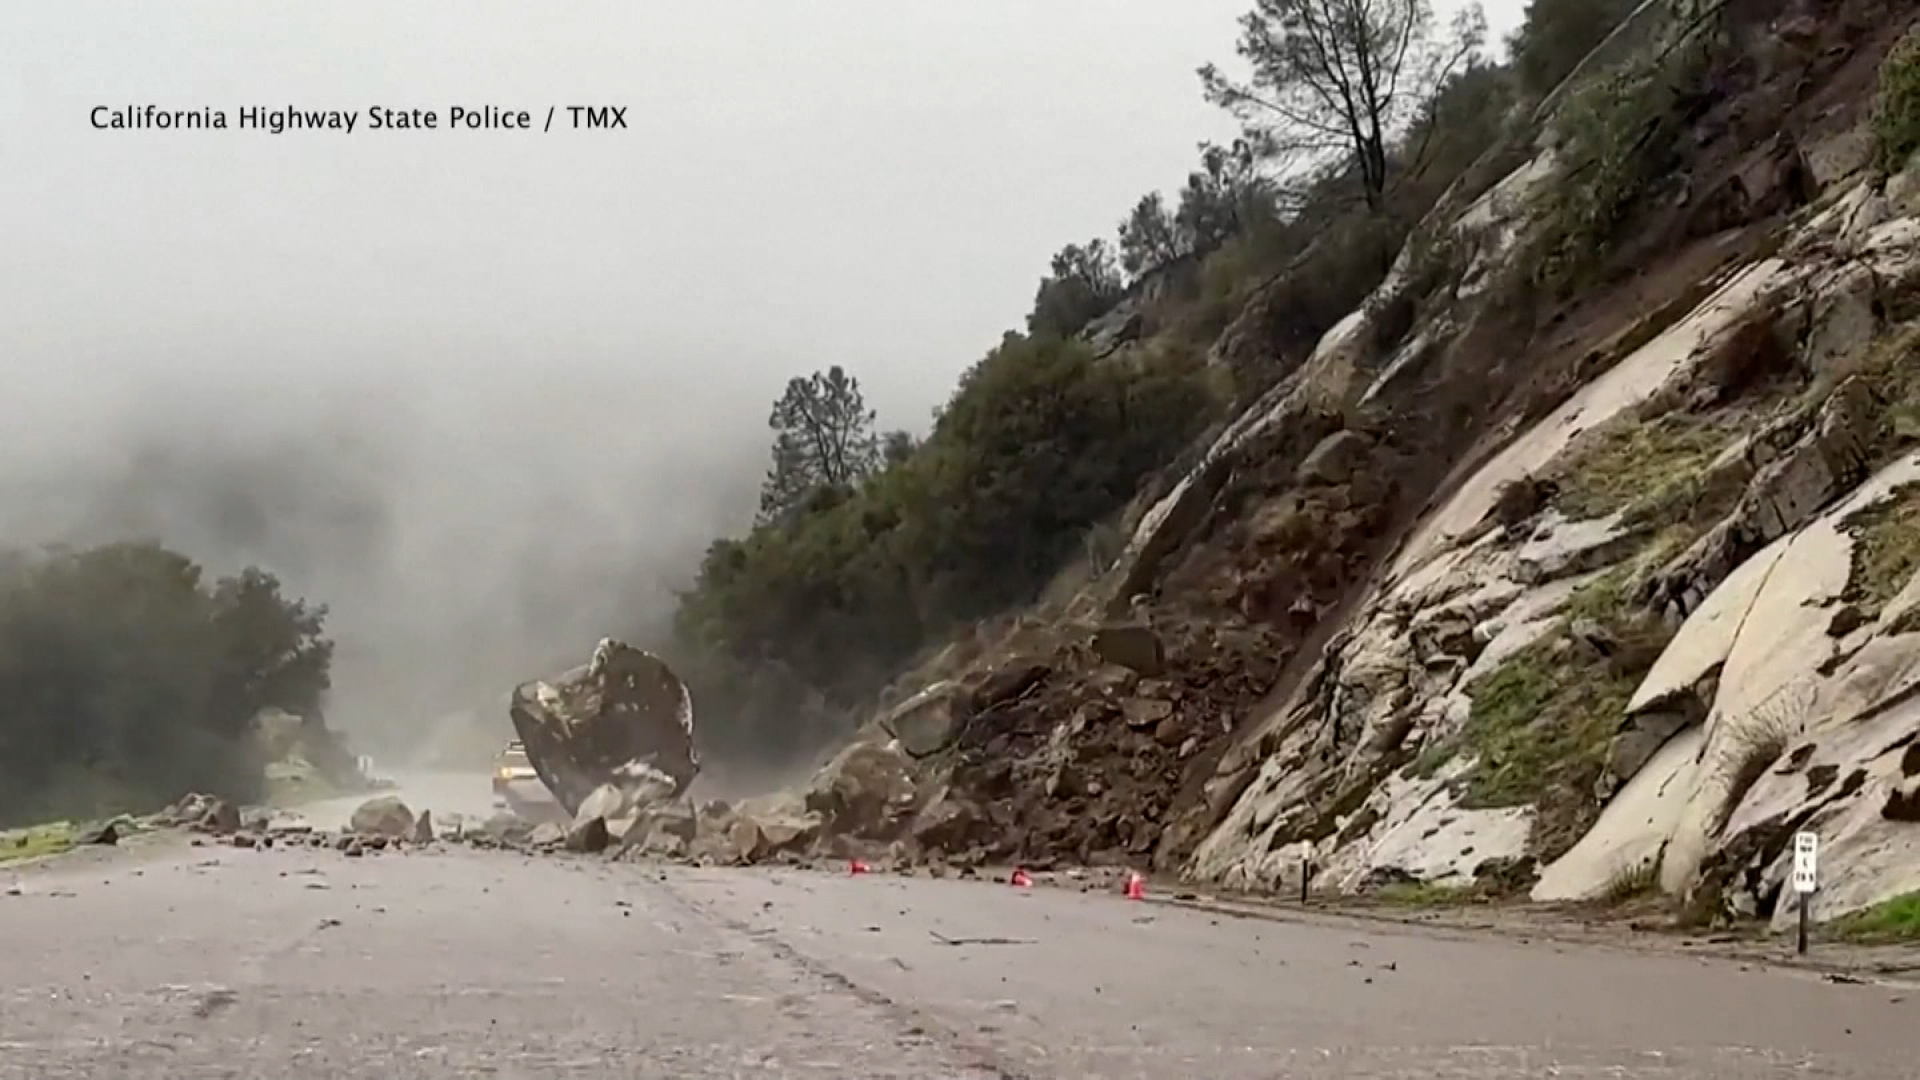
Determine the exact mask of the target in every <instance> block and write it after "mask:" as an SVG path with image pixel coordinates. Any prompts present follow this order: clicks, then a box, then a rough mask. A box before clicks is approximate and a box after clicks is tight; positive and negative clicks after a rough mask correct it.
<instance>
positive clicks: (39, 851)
mask: <svg viewBox="0 0 1920 1080" xmlns="http://www.w3.org/2000/svg"><path fill="white" fill-rule="evenodd" d="M73 843H74V829H73V826H72V825H71V824H69V823H68V822H65V821H56V822H49V823H47V824H43V825H32V826H28V827H27V828H23V829H8V830H5V831H0V864H3V863H10V862H21V861H23V860H26V859H38V858H44V857H45V856H48V855H58V854H60V853H61V852H63V851H66V850H67V849H69V848H71V847H73Z"/></svg>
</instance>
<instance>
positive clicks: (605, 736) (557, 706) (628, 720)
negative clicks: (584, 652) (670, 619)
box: [509, 638, 700, 814]
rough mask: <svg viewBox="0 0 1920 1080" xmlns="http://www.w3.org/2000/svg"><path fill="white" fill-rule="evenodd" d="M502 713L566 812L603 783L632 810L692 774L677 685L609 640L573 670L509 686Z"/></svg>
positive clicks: (687, 710)
mask: <svg viewBox="0 0 1920 1080" xmlns="http://www.w3.org/2000/svg"><path fill="white" fill-rule="evenodd" d="M509 713H510V715H511V717H512V719H513V726H514V730H515V731H516V732H518V733H519V735H520V740H521V742H522V743H523V744H524V745H525V746H526V749H527V756H528V758H529V760H530V761H532V763H533V765H534V767H535V768H536V769H537V770H539V772H540V778H541V781H542V782H543V783H545V784H546V786H547V788H548V789H549V790H550V791H552V792H553V796H554V798H555V799H557V800H559V802H560V805H561V806H562V807H564V808H565V809H566V811H567V813H568V814H578V813H580V811H581V808H582V806H583V804H584V803H585V802H586V800H587V799H588V798H589V797H590V796H592V795H594V794H595V793H596V792H597V791H598V790H599V789H600V788H602V787H603V786H605V785H607V784H613V785H615V786H617V787H619V788H620V789H621V790H622V792H623V793H624V796H625V798H626V799H627V805H629V806H631V805H635V804H636V803H638V802H641V801H657V800H659V799H663V798H671V797H673V796H674V795H677V794H679V793H680V792H681V791H682V790H684V789H685V788H686V786H687V785H688V784H690V783H692V782H693V779H694V777H696V776H698V775H699V772H700V758H699V755H698V753H696V751H695V749H694V745H693V699H692V696H691V695H690V694H689V693H688V691H687V687H686V684H685V683H683V682H682V681H681V680H680V678H679V676H677V675H675V674H674V672H673V670H672V669H671V668H669V667H668V666H667V665H666V662H665V661H663V660H661V659H660V658H659V657H657V656H654V655H653V654H652V653H649V652H646V651H644V650H642V649H636V648H634V647H633V646H631V645H627V644H625V643H624V642H620V641H616V640H614V639H612V638H604V639H602V640H601V641H600V644H599V645H598V646H597V647H596V648H595V649H594V652H593V658H592V659H591V660H590V661H589V662H588V663H586V664H584V665H582V666H581V667H577V668H574V669H573V670H571V671H568V672H567V673H566V674H564V675H561V676H559V677H557V678H554V679H550V680H534V681H532V682H528V683H523V684H522V685H520V686H519V687H517V688H516V689H515V690H514V692H513V699H512V703H511V706H510V708H509Z"/></svg>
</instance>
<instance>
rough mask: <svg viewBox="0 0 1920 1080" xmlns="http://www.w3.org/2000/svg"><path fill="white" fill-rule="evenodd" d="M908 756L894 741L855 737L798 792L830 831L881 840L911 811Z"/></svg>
mask: <svg viewBox="0 0 1920 1080" xmlns="http://www.w3.org/2000/svg"><path fill="white" fill-rule="evenodd" d="M915 792H916V786H915V784H914V779H913V762H912V759H910V758H908V757H907V755H906V754H904V753H902V752H901V751H900V750H898V749H895V748H894V747H892V746H890V745H887V744H883V743H873V742H862V743H855V744H853V745H852V746H849V747H847V748H846V749H845V750H842V751H841V752H840V753H839V754H837V755H835V756H834V758H833V760H832V761H830V762H828V763H827V764H826V765H825V766H824V767H822V768H821V770H820V771H819V772H818V773H815V774H814V777H813V781H812V783H811V784H810V785H809V786H808V788H807V792H806V795H805V796H804V798H803V805H804V806H805V807H806V809H807V810H808V811H809V812H811V813H813V814H817V815H819V817H820V818H821V820H822V822H823V827H824V830H825V831H826V832H827V833H830V834H832V835H836V836H840V835H846V836H857V837H861V838H864V839H871V840H886V839H891V838H892V837H893V836H895V835H897V834H898V833H899V832H900V831H901V830H902V829H904V828H905V827H906V824H907V822H908V820H909V819H910V818H911V816H912V814H913V808H914V801H915Z"/></svg>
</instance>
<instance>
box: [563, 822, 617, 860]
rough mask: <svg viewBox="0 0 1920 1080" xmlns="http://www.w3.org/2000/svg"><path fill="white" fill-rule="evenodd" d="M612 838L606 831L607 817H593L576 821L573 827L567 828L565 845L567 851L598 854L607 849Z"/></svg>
mask: <svg viewBox="0 0 1920 1080" xmlns="http://www.w3.org/2000/svg"><path fill="white" fill-rule="evenodd" d="M612 840H613V837H612V835H611V834H609V833H608V832H607V819H606V818H602V817H594V818H588V819H587V820H585V821H583V822H576V823H575V824H574V826H573V828H572V829H570V830H568V832H567V840H566V847H567V850H568V851H572V852H578V853H580V854H583V855H598V854H599V853H600V852H602V851H605V850H607V845H608V844H609V843H611V842H612Z"/></svg>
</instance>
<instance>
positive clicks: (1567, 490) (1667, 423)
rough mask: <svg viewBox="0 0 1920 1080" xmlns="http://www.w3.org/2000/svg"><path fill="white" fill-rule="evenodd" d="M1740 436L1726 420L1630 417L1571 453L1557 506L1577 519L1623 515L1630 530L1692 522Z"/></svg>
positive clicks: (1559, 474)
mask: <svg viewBox="0 0 1920 1080" xmlns="http://www.w3.org/2000/svg"><path fill="white" fill-rule="evenodd" d="M1733 438H1734V433H1733V431H1732V430H1731V428H1730V426H1729V424H1728V421H1726V420H1724V419H1722V420H1710V419H1706V418H1703V417H1699V416H1695V415H1692V414H1689V413H1668V414H1666V415H1664V416H1661V417H1659V418H1657V419H1654V420H1645V421H1643V420H1639V419H1636V418H1634V417H1631V416H1628V417H1622V418H1620V419H1619V420H1617V421H1615V422H1612V423H1609V424H1605V425H1602V426H1601V427H1599V428H1596V429H1595V430H1593V431H1592V432H1589V433H1587V434H1586V435H1584V436H1582V437H1581V439H1580V440H1579V441H1578V442H1577V443H1576V444H1575V445H1574V446H1573V447H1572V448H1570V449H1569V451H1568V457H1567V458H1566V459H1565V461H1564V463H1563V464H1562V465H1561V466H1560V468H1559V469H1558V470H1556V475H1555V477H1554V480H1555V482H1556V483H1558V484H1559V485H1560V493H1559V494H1558V495H1557V496H1556V497H1555V499H1554V505H1555V507H1557V508H1558V509H1559V510H1560V512H1561V513H1563V514H1565V515H1566V516H1567V517H1569V518H1572V519H1574V520H1576V521H1580V520H1591V519H1594V518H1604V517H1608V516H1610V515H1613V514H1616V513H1622V512H1624V514H1625V517H1626V520H1627V523H1628V524H1630V525H1632V524H1643V523H1650V522H1660V521H1668V520H1672V519H1674V518H1677V517H1682V516H1685V509H1686V507H1687V505H1688V504H1689V503H1691V502H1693V501H1694V499H1695V498H1696V496H1697V494H1698V491H1699V488H1700V484H1701V481H1702V479H1703V477H1704V474H1705V472H1706V468H1707V466H1708V465H1710V464H1712V463H1713V459H1714V458H1716V457H1718V456H1719V455H1720V452H1721V451H1722V450H1725V449H1726V448H1727V446H1728V445H1729V444H1731V443H1732V441H1733Z"/></svg>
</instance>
